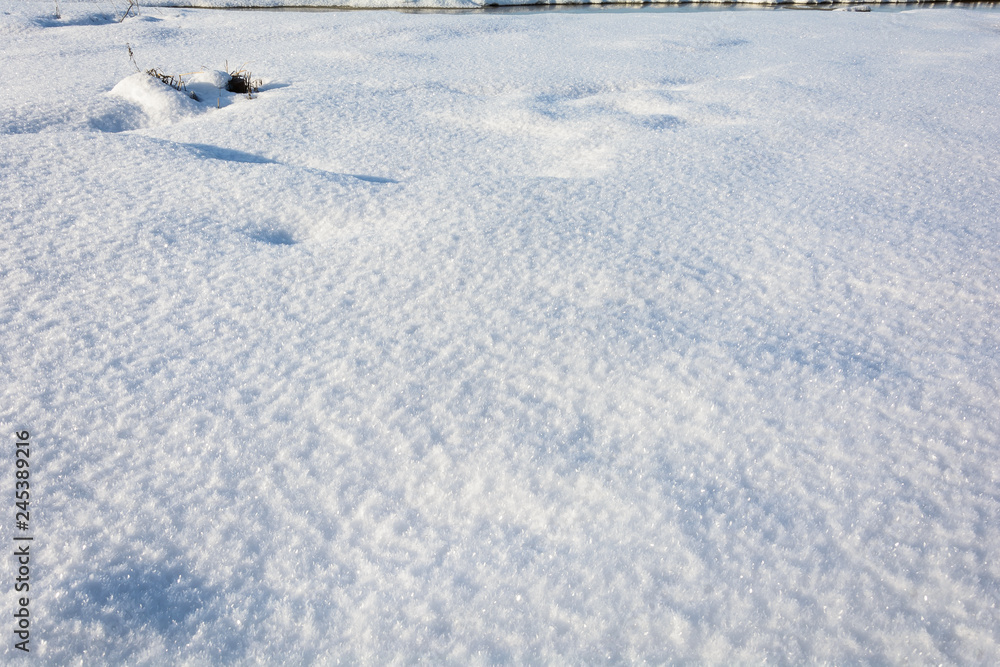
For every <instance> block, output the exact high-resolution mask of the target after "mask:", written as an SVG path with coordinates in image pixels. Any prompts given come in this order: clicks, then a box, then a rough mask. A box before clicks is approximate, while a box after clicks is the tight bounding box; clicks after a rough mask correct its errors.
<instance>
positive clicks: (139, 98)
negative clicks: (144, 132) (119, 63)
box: [111, 72, 204, 125]
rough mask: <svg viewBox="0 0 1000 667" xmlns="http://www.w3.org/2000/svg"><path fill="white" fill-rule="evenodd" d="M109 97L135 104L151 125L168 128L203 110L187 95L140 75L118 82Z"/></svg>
mask: <svg viewBox="0 0 1000 667" xmlns="http://www.w3.org/2000/svg"><path fill="white" fill-rule="evenodd" d="M111 95H112V96H114V97H118V98H121V99H123V100H126V101H128V102H132V103H134V104H137V105H138V106H139V107H141V108H142V111H143V112H144V113H145V114H146V116H147V117H148V118H149V122H150V124H152V125H170V124H172V123H176V122H178V121H180V120H184V119H186V118H190V117H192V116H195V115H197V114H198V113H200V112H202V111H203V110H204V107H202V105H200V104H198V102H196V101H195V100H194V99H192V98H191V96H190V95H188V94H187V93H184V92H182V91H179V90H176V89H174V88H171V87H170V86H168V85H167V84H165V83H163V82H162V81H159V80H157V79H155V78H154V77H152V76H150V75H148V74H145V73H141V72H140V73H136V74H133V75H132V76H130V77H127V78H125V79H122V80H121V81H119V82H118V84H117V85H116V86H115V87H114V88H112V89H111Z"/></svg>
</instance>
